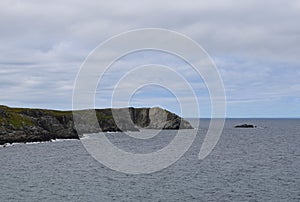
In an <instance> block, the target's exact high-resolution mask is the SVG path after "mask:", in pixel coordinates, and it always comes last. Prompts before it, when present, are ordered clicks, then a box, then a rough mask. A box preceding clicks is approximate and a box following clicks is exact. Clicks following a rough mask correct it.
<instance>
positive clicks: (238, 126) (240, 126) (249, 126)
mask: <svg viewBox="0 0 300 202" xmlns="http://www.w3.org/2000/svg"><path fill="white" fill-rule="evenodd" d="M235 128H256V126H255V125H252V124H242V125H237V126H235Z"/></svg>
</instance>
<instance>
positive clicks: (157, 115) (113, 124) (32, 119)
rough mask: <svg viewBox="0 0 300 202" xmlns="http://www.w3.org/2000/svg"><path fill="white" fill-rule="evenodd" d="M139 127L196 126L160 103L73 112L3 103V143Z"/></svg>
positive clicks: (0, 124)
mask: <svg viewBox="0 0 300 202" xmlns="http://www.w3.org/2000/svg"><path fill="white" fill-rule="evenodd" d="M74 120H75V121H76V122H75V123H76V127H75V125H74ZM99 126H100V127H99ZM139 128H151V129H192V126H191V125H190V123H189V122H187V121H186V120H184V119H182V118H181V117H179V116H177V115H176V114H173V113H171V112H169V111H167V110H164V109H161V108H158V107H156V108H132V107H130V108H122V109H96V110H81V111H75V113H72V111H56V110H45V109H23V108H9V107H6V106H0V145H2V144H5V143H13V142H33V141H50V140H52V139H58V138H60V139H78V136H80V135H82V134H84V133H98V132H102V131H103V132H106V131H112V132H115V131H139Z"/></svg>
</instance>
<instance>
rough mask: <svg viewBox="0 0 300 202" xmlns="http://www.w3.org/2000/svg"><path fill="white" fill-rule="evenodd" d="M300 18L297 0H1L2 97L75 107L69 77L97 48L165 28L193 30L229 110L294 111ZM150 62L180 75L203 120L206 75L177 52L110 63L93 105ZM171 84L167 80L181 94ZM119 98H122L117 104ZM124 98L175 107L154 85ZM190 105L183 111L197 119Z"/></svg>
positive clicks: (20, 103) (251, 113)
mask: <svg viewBox="0 0 300 202" xmlns="http://www.w3.org/2000/svg"><path fill="white" fill-rule="evenodd" d="M299 19H300V1H299V0H289V1H283V0H281V1H279V0H269V1H259V0H252V1H238V0H235V1H234V0H211V1H202V0H199V1H179V0H163V1H161V0H160V1H156V0H151V1H138V0H127V1H113V0H112V1H102V0H97V1H96V0H95V1H93V0H92V1H78V0H77V1H76V0H75V1H58V0H53V1H48V2H46V1H43V2H42V1H37V0H27V1H17V0H2V1H0V27H1V31H0V44H1V46H0V52H1V54H0V92H1V97H0V104H2V105H8V106H13V107H32V108H51V109H62V110H65V109H72V92H73V87H74V82H75V80H76V75H77V73H78V72H79V70H80V67H81V65H82V63H83V61H84V60H85V58H86V57H87V56H88V55H89V53H90V52H91V51H92V50H94V49H95V48H96V47H97V45H99V44H100V43H102V42H103V41H105V40H107V39H109V38H110V37H112V36H114V35H117V34H120V33H122V32H127V31H130V30H134V29H142V28H162V29H168V30H173V31H175V32H179V33H181V34H183V35H186V36H187V37H190V38H191V39H193V40H194V41H196V42H197V43H198V44H200V45H201V46H202V47H203V48H204V49H205V50H206V51H207V53H208V54H209V56H210V57H211V58H212V60H213V61H214V63H215V64H216V67H217V69H218V71H219V73H220V76H221V78H222V80H223V83H224V88H225V93H226V103H227V113H226V116H227V117H261V118H262V117H272V118H276V117H300V109H299V108H300V82H299V78H300V60H299V55H300V23H299ZM147 63H159V64H163V65H169V66H173V67H175V69H176V68H177V70H178V71H179V72H180V74H181V75H185V74H186V76H187V77H188V81H189V82H190V83H192V86H193V87H194V88H195V93H196V96H197V99H198V100H199V108H200V114H201V117H210V113H211V106H210V99H209V93H208V91H207V89H205V85H204V83H203V80H202V79H201V78H195V77H194V76H193V74H189V73H191V72H192V71H191V70H190V67H188V65H187V64H185V63H184V62H183V61H180V60H179V59H178V58H176V57H174V56H172V55H168V54H164V53H157V52H153V51H142V52H139V53H135V54H131V55H128V56H125V57H124V58H121V59H120V60H118V61H116V62H115V64H113V65H112V66H111V69H110V72H108V74H107V76H106V78H104V80H103V82H102V83H101V82H100V83H99V85H98V87H97V91H96V94H95V101H96V104H95V105H96V107H97V108H104V107H109V106H110V99H111V98H110V97H109V96H108V95H106V94H105V92H106V91H111V90H112V89H113V87H114V85H115V84H116V82H118V81H119V79H120V78H121V77H120V76H122V74H123V75H124V74H125V73H126V71H127V68H128V67H132V66H134V65H137V64H139V65H142V64H147ZM188 75H190V76H188ZM191 75H192V76H191ZM176 84H177V83H176V82H175V81H174V80H170V86H173V87H177V88H178V91H180V92H182V93H183V94H184V92H185V91H186V89H181V88H180V86H178V85H177V86H176ZM186 99H188V97H187V98H186ZM125 105H128V102H122V100H120V102H119V106H120V107H121V106H125ZM129 105H130V106H137V107H142V106H162V107H164V108H167V109H169V110H171V111H173V112H176V113H180V103H178V101H177V100H176V97H175V96H174V93H173V94H172V92H170V91H168V89H166V88H162V87H159V86H155V85H153V86H145V87H143V88H140V89H137V91H136V93H135V94H133V95H132V97H131V100H130V103H129ZM193 111H194V110H193V109H190V110H189V111H188V112H187V113H186V114H184V116H185V117H194V116H196V115H195V113H194V112H193Z"/></svg>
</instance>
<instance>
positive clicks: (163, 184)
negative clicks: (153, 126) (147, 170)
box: [0, 119, 300, 202]
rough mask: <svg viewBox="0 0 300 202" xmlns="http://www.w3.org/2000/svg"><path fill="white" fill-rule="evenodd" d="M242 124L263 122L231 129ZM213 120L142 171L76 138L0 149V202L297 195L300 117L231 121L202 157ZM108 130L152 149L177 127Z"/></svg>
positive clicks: (133, 146)
mask: <svg viewBox="0 0 300 202" xmlns="http://www.w3.org/2000/svg"><path fill="white" fill-rule="evenodd" d="M190 121H191V122H192V123H194V122H195V120H190ZM243 123H249V124H255V125H257V126H258V128H256V129H235V128H234V126H235V125H238V124H243ZM208 124H209V119H203V120H202V119H201V121H200V129H199V132H198V135H197V138H196V140H195V141H194V143H193V145H192V146H191V148H190V150H189V151H188V152H187V153H186V154H185V155H184V156H183V157H182V158H181V159H180V160H179V161H177V162H176V163H175V164H173V165H172V166H170V167H168V168H166V169H164V170H161V171H159V172H156V173H152V174H144V175H128V174H123V173H119V172H116V171H113V170H110V169H109V168H107V167H105V166H103V165H101V164H100V163H98V162H97V161H96V160H94V159H93V158H92V157H91V156H90V155H89V154H88V153H87V152H86V150H85V149H84V147H83V146H82V144H81V142H80V141H79V140H65V141H56V142H51V143H40V144H16V145H13V146H7V147H2V148H0V176H1V179H0V182H1V183H0V201H3V202H4V201H5V202H7V201H28V202H34V201H39V202H40V201H46V202H47V201H91V202H95V201H205V202H206V201H288V202H291V201H300V119H227V120H226V125H225V128H224V131H223V134H222V136H221V138H220V140H219V142H218V144H217V145H216V147H215V149H214V150H213V152H212V153H211V154H210V155H209V156H208V157H207V158H206V159H204V160H203V161H199V160H198V159H197V157H198V153H199V150H200V146H201V143H202V141H203V138H204V136H205V133H206V131H207V128H208ZM187 133H188V130H187ZM106 135H107V137H108V138H109V139H110V140H111V141H112V142H113V143H114V144H116V145H117V146H119V147H120V148H122V149H124V150H128V151H134V152H151V151H155V150H157V149H160V148H163V147H164V146H165V145H167V144H168V142H170V141H171V140H172V138H173V137H174V135H175V131H163V132H162V133H161V134H159V135H158V136H156V137H153V138H151V139H150V140H133V139H132V138H130V137H128V136H125V135H124V134H122V133H109V134H106Z"/></svg>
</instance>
